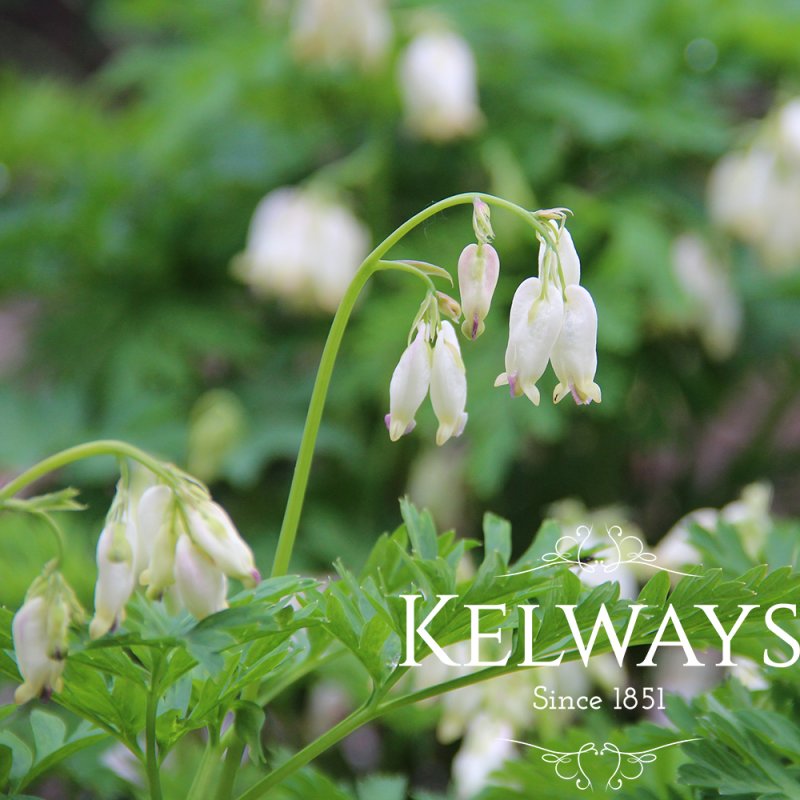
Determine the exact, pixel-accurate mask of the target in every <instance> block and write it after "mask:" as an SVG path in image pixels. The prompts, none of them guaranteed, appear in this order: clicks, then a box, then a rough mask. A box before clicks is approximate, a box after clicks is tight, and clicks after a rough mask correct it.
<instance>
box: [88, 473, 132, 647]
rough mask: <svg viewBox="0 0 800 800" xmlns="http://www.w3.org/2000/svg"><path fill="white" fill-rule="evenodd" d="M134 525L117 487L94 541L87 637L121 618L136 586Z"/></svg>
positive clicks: (113, 625)
mask: <svg viewBox="0 0 800 800" xmlns="http://www.w3.org/2000/svg"><path fill="white" fill-rule="evenodd" d="M136 546H137V534H136V522H135V520H134V518H133V515H132V513H131V509H130V504H129V498H128V493H127V489H125V488H118V490H117V495H116V497H115V499H114V502H113V503H112V505H111V510H110V511H109V513H108V518H107V520H106V524H105V527H104V528H103V531H102V533H101V534H100V538H99V540H98V542H97V572H98V575H97V583H96V584H95V589H94V609H95V611H94V618H93V619H92V622H91V625H90V626H89V634H90V636H91V637H92V638H93V639H97V638H98V637H100V636H103V634H105V633H107V632H108V631H110V630H112V629H113V628H116V627H117V625H118V624H119V623H120V622H122V621H123V620H124V619H125V605H126V604H127V602H128V600H129V599H130V597H131V595H132V594H133V590H134V588H135V586H136Z"/></svg>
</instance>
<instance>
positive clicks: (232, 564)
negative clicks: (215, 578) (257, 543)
mask: <svg viewBox="0 0 800 800" xmlns="http://www.w3.org/2000/svg"><path fill="white" fill-rule="evenodd" d="M186 516H187V520H188V530H187V533H188V534H189V538H190V539H191V540H192V544H194V546H195V547H196V548H198V549H199V550H200V551H201V552H202V553H203V554H204V555H205V556H206V557H207V558H208V559H209V560H210V561H211V563H212V564H213V565H214V566H215V567H216V568H217V569H218V570H221V571H222V572H223V573H225V575H228V576H229V577H231V578H237V579H238V580H240V581H241V582H242V583H244V584H245V585H247V586H253V585H254V584H256V583H258V582H259V581H260V580H261V575H260V573H259V572H258V570H257V569H256V565H255V561H254V559H253V551H252V550H251V549H250V548H249V547H248V546H247V544H246V542H245V541H244V540H243V539H242V537H241V536H240V535H239V531H237V530H236V526H235V525H234V524H233V520H231V518H230V517H229V516H228V514H227V513H226V512H225V510H224V509H223V508H222V506H220V505H219V504H218V503H215V502H214V501H213V500H211V499H205V500H204V501H201V502H200V503H198V504H197V505H196V506H194V507H187V508H186Z"/></svg>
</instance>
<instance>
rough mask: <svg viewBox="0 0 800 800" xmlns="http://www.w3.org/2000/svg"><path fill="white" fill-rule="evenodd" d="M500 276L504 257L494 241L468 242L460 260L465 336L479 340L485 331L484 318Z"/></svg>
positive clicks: (460, 287) (460, 285) (459, 279)
mask: <svg viewBox="0 0 800 800" xmlns="http://www.w3.org/2000/svg"><path fill="white" fill-rule="evenodd" d="M499 275H500V258H499V256H498V255H497V251H496V250H495V249H494V248H493V247H492V246H491V245H490V244H468V245H467V246H466V247H465V248H464V250H463V251H462V253H461V256H460V257H459V259H458V286H459V289H460V290H461V312H462V313H463V314H464V324H463V325H462V326H461V330H462V332H463V334H464V336H467V337H468V338H470V339H477V338H478V337H479V336H480V335H481V334H482V333H483V331H484V322H483V321H484V320H485V319H486V315H487V314H488V313H489V308H490V306H491V304H492V295H493V294H494V290H495V287H496V286H497V278H498V276H499Z"/></svg>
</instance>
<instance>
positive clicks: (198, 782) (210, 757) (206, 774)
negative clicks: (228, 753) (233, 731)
mask: <svg viewBox="0 0 800 800" xmlns="http://www.w3.org/2000/svg"><path fill="white" fill-rule="evenodd" d="M219 757H220V746H219V744H218V743H215V742H214V740H213V739H212V738H209V740H208V742H207V743H206V748H205V750H204V751H203V757H202V758H201V759H200V766H199V767H198V768H197V772H196V774H195V776H194V780H193V781H192V785H191V786H190V787H189V793H188V794H187V795H186V800H204V798H206V797H208V787H209V785H210V784H211V780H212V778H213V776H214V770H215V769H216V768H217V764H219Z"/></svg>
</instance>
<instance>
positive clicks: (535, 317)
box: [494, 278, 564, 406]
mask: <svg viewBox="0 0 800 800" xmlns="http://www.w3.org/2000/svg"><path fill="white" fill-rule="evenodd" d="M545 289H546V291H545ZM563 319H564V302H563V300H562V297H561V292H560V291H558V289H556V287H555V286H553V285H547V284H546V283H542V281H541V280H539V278H528V279H527V280H524V281H523V282H522V283H521V284H520V285H519V287H518V288H517V291H516V292H515V294H514V300H513V301H512V303H511V315H510V321H509V336H508V347H507V348H506V371H505V372H503V373H501V374H500V375H498V377H497V380H496V381H495V383H494V385H495V386H508V387H509V388H510V390H511V396H512V397H519V396H520V395H521V394H523V393H524V394H525V395H526V396H527V397H528V398H529V399H530V401H531V402H532V403H533V404H534V405H536V406H538V405H539V400H540V396H539V389H538V388H537V386H536V382H537V381H538V380H539V378H541V377H542V375H543V374H544V371H545V369H546V368H547V362H548V360H549V359H550V354H551V351H552V350H553V346H554V345H555V343H556V340H557V339H558V336H559V332H560V331H561V326H562V322H563Z"/></svg>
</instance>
